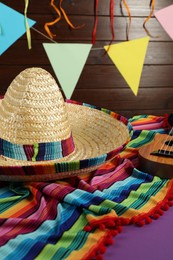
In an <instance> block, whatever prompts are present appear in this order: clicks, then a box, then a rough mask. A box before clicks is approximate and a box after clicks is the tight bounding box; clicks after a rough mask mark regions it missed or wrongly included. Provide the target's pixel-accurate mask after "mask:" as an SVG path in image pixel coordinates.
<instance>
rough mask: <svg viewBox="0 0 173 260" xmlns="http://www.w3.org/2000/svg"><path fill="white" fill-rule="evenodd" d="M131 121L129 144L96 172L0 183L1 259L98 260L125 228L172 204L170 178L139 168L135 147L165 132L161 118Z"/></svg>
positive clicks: (154, 117) (153, 216)
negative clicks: (46, 179)
mask: <svg viewBox="0 0 173 260" xmlns="http://www.w3.org/2000/svg"><path fill="white" fill-rule="evenodd" d="M129 121H130V122H131V124H132V126H133V129H134V132H133V136H132V140H131V141H130V142H129V143H128V145H127V146H126V148H125V149H124V151H123V152H121V153H120V155H119V156H118V157H116V158H115V159H114V160H113V161H112V162H109V163H106V164H105V165H104V166H102V167H100V168H99V169H98V170H97V171H95V172H92V173H89V174H86V175H85V176H84V175H82V177H80V176H78V177H73V178H69V179H64V180H61V181H57V182H33V183H0V259H9V260H11V259H18V260H19V259H56V260H57V259H58V260H61V259H69V260H70V259H72V260H73V259H74V260H80V259H102V257H103V254H104V252H105V250H106V246H107V245H110V244H112V237H113V236H115V235H118V233H119V232H121V231H122V227H123V225H128V224H137V225H140V226H142V225H144V224H145V223H150V222H152V219H157V218H159V217H160V216H161V215H162V214H163V211H165V210H167V209H168V208H169V207H170V206H172V204H173V202H172V200H173V180H167V179H160V178H159V177H156V176H155V177H153V176H151V175H149V174H147V173H144V172H141V171H139V170H138V148H139V147H140V146H142V145H143V144H145V143H147V142H150V141H151V140H152V139H153V137H154V136H155V134H156V133H164V132H165V131H166V130H165V127H164V124H163V123H164V118H163V117H156V116H136V117H133V118H132V119H130V120H129ZM117 239H118V236H117Z"/></svg>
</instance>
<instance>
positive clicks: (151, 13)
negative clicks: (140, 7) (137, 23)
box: [143, 0, 157, 37]
mask: <svg viewBox="0 0 173 260" xmlns="http://www.w3.org/2000/svg"><path fill="white" fill-rule="evenodd" d="M154 5H155V0H150V9H151V10H150V14H149V16H148V17H147V18H146V19H145V21H144V23H143V27H144V29H145V31H146V33H147V34H148V36H150V37H154V36H152V35H151V34H150V32H149V30H148V29H147V28H146V23H147V22H148V21H149V20H150V18H151V17H152V16H153V13H154ZM156 37H157V36H156Z"/></svg>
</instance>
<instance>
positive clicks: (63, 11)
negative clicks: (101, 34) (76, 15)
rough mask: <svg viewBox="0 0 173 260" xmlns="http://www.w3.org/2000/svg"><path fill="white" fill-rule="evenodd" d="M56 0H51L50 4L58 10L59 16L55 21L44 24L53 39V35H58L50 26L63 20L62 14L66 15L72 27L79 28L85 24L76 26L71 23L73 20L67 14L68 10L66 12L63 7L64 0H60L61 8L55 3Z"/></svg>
mask: <svg viewBox="0 0 173 260" xmlns="http://www.w3.org/2000/svg"><path fill="white" fill-rule="evenodd" d="M54 1H55V0H51V2H50V5H51V6H52V7H53V8H54V10H55V11H56V13H57V14H58V17H57V18H56V19H55V20H54V21H52V22H47V23H45V25H44V29H45V31H46V32H47V34H48V35H49V36H50V38H51V39H53V37H54V36H56V34H53V33H52V32H51V31H50V29H49V26H52V25H54V24H56V23H57V22H59V21H60V20H61V17H62V15H63V16H64V18H65V20H66V22H67V23H68V25H69V26H70V27H71V28H72V29H79V28H81V27H83V26H84V25H81V26H76V27H75V26H74V25H73V24H72V23H71V21H70V20H69V18H68V16H67V14H66V12H65V10H64V9H63V8H62V2H63V0H60V2H59V9H58V7H57V6H56V5H55V4H54Z"/></svg>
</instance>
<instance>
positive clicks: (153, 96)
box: [72, 87, 173, 112]
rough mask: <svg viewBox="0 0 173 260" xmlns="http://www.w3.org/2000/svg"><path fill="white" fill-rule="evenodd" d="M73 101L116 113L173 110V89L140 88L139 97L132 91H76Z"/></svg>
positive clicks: (118, 89) (119, 89)
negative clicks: (121, 111)
mask: <svg viewBox="0 0 173 260" xmlns="http://www.w3.org/2000/svg"><path fill="white" fill-rule="evenodd" d="M72 99H74V100H78V101H81V102H85V103H89V104H93V105H96V106H99V107H106V108H108V109H110V110H114V111H118V110H126V111H127V110H129V111H136V112H138V110H140V111H142V110H143V111H144V110H148V111H153V110H161V109H164V110H170V109H172V110H173V102H172V100H173V87H170V88H167V87H162V88H157V89H154V88H149V89H146V88H140V89H139V93H138V96H134V94H133V93H132V91H131V90H130V89H121V88H117V89H109V90H107V89H99V91H98V90H95V89H92V90H86V89H84V90H83V89H76V90H75V92H74V94H73V96H72Z"/></svg>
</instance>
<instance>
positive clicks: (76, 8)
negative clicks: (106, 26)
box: [1, 0, 172, 16]
mask: <svg viewBox="0 0 173 260" xmlns="http://www.w3.org/2000/svg"><path fill="white" fill-rule="evenodd" d="M1 2H2V3H4V4H6V5H9V6H10V7H12V8H14V9H16V10H18V11H20V12H23V9H24V1H23V2H21V1H14V0H2V1H1ZM127 3H128V6H129V8H130V11H131V15H132V16H148V15H149V12H150V8H149V1H148V0H142V1H134V0H128V2H127ZM55 4H56V6H57V7H58V1H55ZM171 4H172V0H166V1H165V0H159V1H156V2H155V10H156V11H157V10H160V9H162V8H164V7H166V6H168V5H171ZM62 6H63V8H64V10H65V11H66V13H67V14H73V15H93V14H94V0H93V1H91V0H84V1H81V0H73V1H71V2H70V1H69V0H63V5H62ZM123 10H124V14H126V12H125V9H123ZM50 12H54V11H53V8H52V7H51V6H50V0H41V1H35V0H30V1H29V8H28V13H39V14H48V13H50ZM114 13H115V15H121V12H120V7H119V2H117V1H115V5H114ZM98 15H109V1H105V0H99V6H98Z"/></svg>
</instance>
